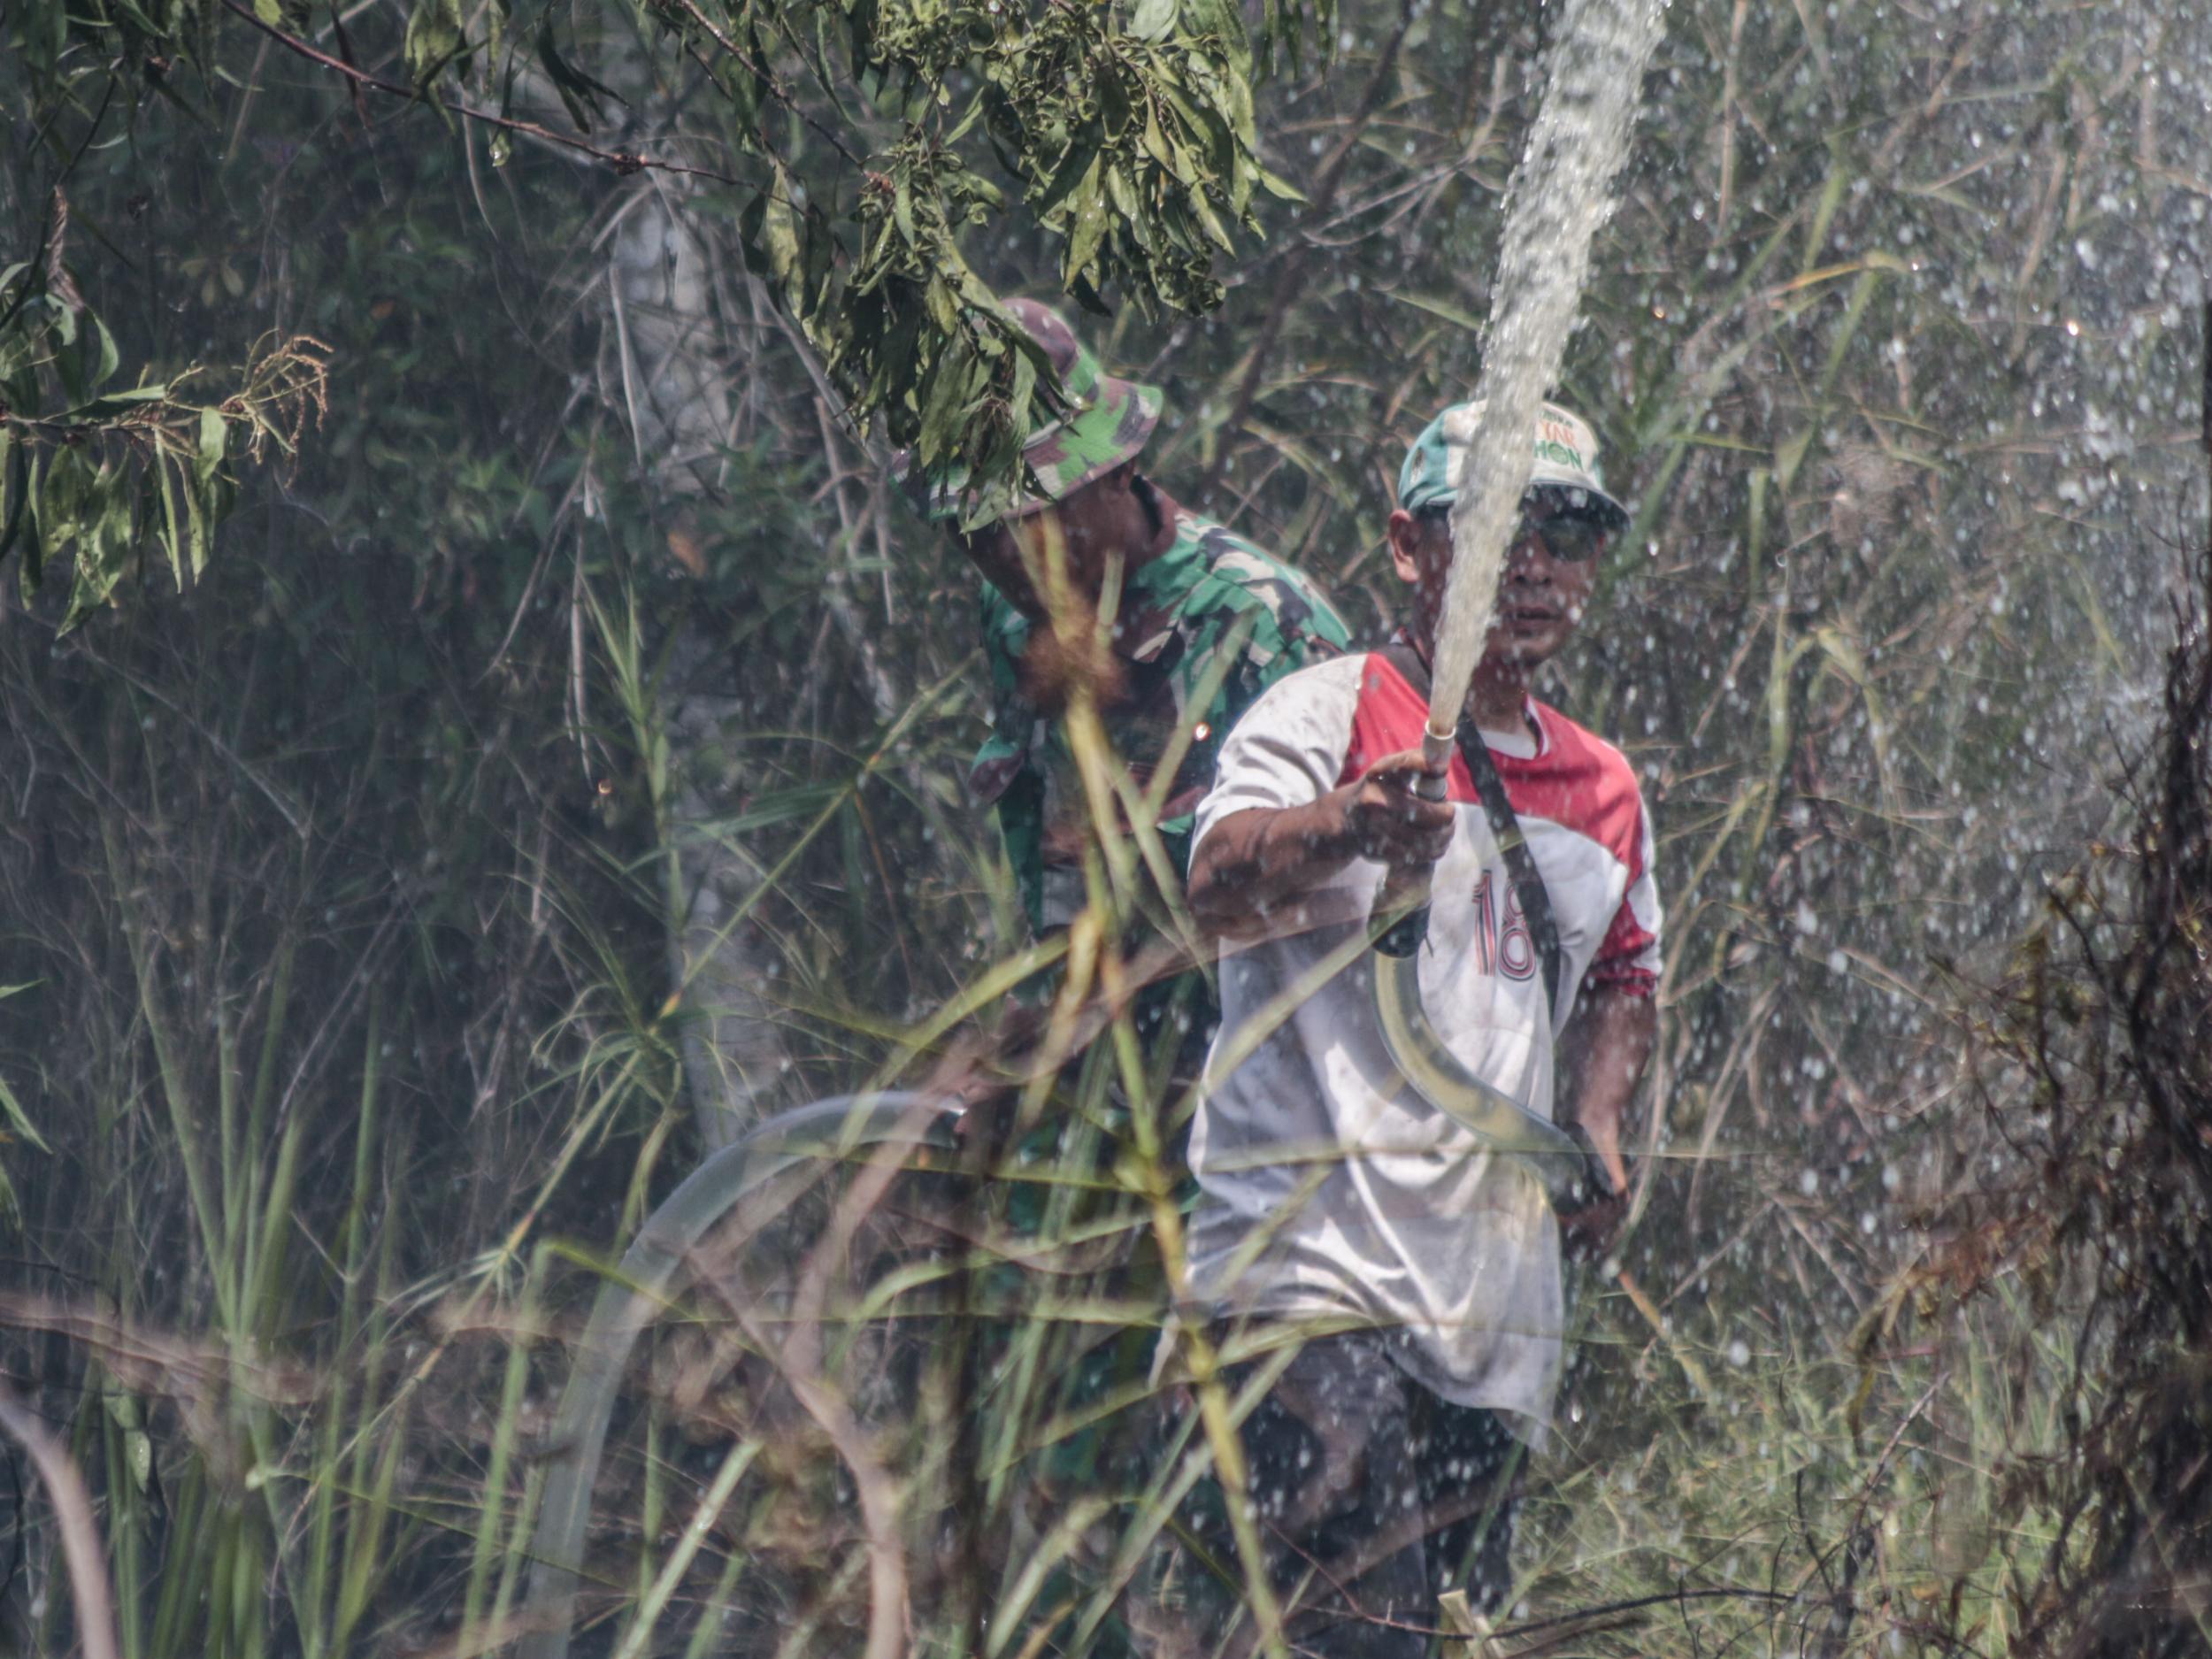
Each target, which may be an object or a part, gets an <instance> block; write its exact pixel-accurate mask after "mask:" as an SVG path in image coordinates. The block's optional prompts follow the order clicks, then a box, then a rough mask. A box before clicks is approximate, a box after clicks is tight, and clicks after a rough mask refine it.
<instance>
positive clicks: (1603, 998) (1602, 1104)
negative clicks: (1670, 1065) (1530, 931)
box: [1559, 986, 1659, 1187]
mask: <svg viewBox="0 0 2212 1659" xmlns="http://www.w3.org/2000/svg"><path fill="white" fill-rule="evenodd" d="M1658 1034H1659V1010H1658V1005H1657V1004H1656V1003H1655V1002H1654V1001H1653V999H1652V998H1651V997H1650V996H1649V995H1638V994H1637V993H1635V992H1632V991H1625V990H1620V989H1617V988H1615V987H1609V986H1601V987H1598V988H1597V989H1595V990H1593V991H1591V992H1589V993H1587V994H1586V995H1584V996H1583V998H1582V999H1581V1001H1580V1002H1579V1003H1578V1005H1577V1007H1576V1009H1575V1011H1574V1016H1573V1018H1571V1019H1570V1020H1569V1021H1568V1022H1567V1030H1566V1033H1565V1034H1564V1035H1563V1036H1562V1037H1561V1038H1560V1041H1559V1049H1560V1058H1561V1059H1562V1060H1563V1061H1564V1062H1565V1066H1564V1071H1565V1076H1564V1077H1563V1079H1562V1081H1563V1083H1564V1084H1565V1085H1566V1087H1565V1088H1564V1089H1563V1091H1562V1093H1561V1096H1560V1099H1561V1105H1562V1110H1561V1111H1560V1113H1559V1119H1560V1121H1561V1122H1562V1123H1575V1124H1580V1125H1582V1129H1583V1133H1586V1134H1587V1135H1588V1136H1589V1137H1590V1144H1591V1145H1592V1146H1593V1147H1594V1148H1596V1149H1597V1154H1598V1156H1600V1157H1601V1158H1602V1159H1604V1161H1605V1166H1606V1170H1607V1171H1608V1172H1609V1174H1610V1175H1611V1176H1612V1178H1613V1180H1614V1183H1615V1185H1616V1186H1617V1187H1618V1186H1624V1185H1625V1184H1626V1181H1627V1166H1626V1164H1624V1163H1623V1161H1622V1158H1621V1150H1620V1147H1621V1125H1622V1124H1623V1122H1624V1119H1625V1118H1626V1117H1627V1113H1628V1106H1629V1102H1630V1101H1631V1100H1632V1099H1633V1098H1634V1097H1635V1094H1636V1085H1637V1083H1638V1082H1639V1081H1640V1079H1642V1077H1643V1074H1644V1067H1645V1065H1646V1064H1648V1063H1649V1061H1650V1059H1651V1050H1652V1047H1653V1044H1654V1043H1655V1041H1657V1038H1658Z"/></svg>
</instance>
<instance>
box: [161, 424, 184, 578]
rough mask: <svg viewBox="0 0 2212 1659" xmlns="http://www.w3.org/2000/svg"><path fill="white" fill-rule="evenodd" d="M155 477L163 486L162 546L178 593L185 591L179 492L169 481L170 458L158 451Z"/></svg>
mask: <svg viewBox="0 0 2212 1659" xmlns="http://www.w3.org/2000/svg"><path fill="white" fill-rule="evenodd" d="M153 469H154V477H155V478H156V479H157V480H159V481H160V484H161V518H162V523H163V526H164V529H163V531H162V537H161V545H162V548H163V549H164V550H165V552H166V553H167V554H168V555H169V570H170V572H171V574H173V576H175V578H176V579H177V591H178V592H179V593H182V592H183V591H184V556H185V549H184V538H183V536H181V535H180V534H179V533H178V525H177V490H176V486H175V485H173V484H172V483H171V482H170V481H169V457H167V456H166V455H164V454H163V453H162V452H161V450H159V449H156V450H155V451H154V455H153Z"/></svg>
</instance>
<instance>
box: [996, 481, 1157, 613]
mask: <svg viewBox="0 0 2212 1659" xmlns="http://www.w3.org/2000/svg"><path fill="white" fill-rule="evenodd" d="M1136 475H1137V472H1136V465H1135V463H1133V462H1125V463H1124V464H1123V465H1120V466H1118V467H1116V468H1115V469H1114V470H1113V471H1112V472H1109V473H1107V474H1106V475H1105V476H1104V477H1102V478H1094V479H1093V480H1091V481H1090V482H1089V483H1087V484H1086V485H1084V486H1083V487H1082V488H1080V489H1079V490H1076V491H1075V492H1074V493H1073V494H1071V495H1069V496H1068V497H1067V498H1066V499H1065V500H1064V501H1062V502H1060V503H1057V504H1056V505H1055V506H1051V507H1047V508H1043V509H1041V510H1040V511H1036V512H1032V513H1025V514H1024V515H1023V516H1022V517H1020V518H1006V519H1002V520H1001V521H1000V522H998V523H997V524H993V525H985V526H982V527H980V528H979V529H977V530H975V531H973V532H972V533H970V534H960V533H959V532H957V531H956V532H954V534H953V540H954V541H956V542H957V543H958V544H959V546H960V550H961V551H962V552H963V553H964V554H966V555H967V557H968V558H969V560H970V562H971V563H972V564H973V565H975V567H976V568H977V569H978V570H979V571H980V572H983V575H984V578H985V580H987V581H989V582H990V583H991V585H992V586H993V587H995V588H997V589H998V590H999V591H1000V592H1001V593H1002V594H1004V595H1006V597H1007V600H1008V602H1009V603H1010V604H1012V605H1013V607H1014V609H1015V610H1017V611H1020V612H1021V613H1022V615H1024V616H1025V617H1027V618H1029V619H1030V620H1031V621H1032V622H1037V621H1041V620H1042V619H1043V618H1044V616H1045V612H1046V606H1045V602H1044V598H1043V591H1044V586H1045V580H1046V579H1045V569H1046V566H1045V563H1044V560H1045V550H1046V546H1047V541H1048V534H1049V529H1050V525H1049V523H1048V520H1049V519H1050V518H1055V517H1056V518H1057V521H1058V525H1059V529H1060V533H1061V537H1062V540H1063V542H1064V546H1065V548H1066V549H1067V571H1068V585H1069V587H1070V588H1071V590H1072V592H1073V595H1074V596H1075V597H1076V598H1077V599H1079V600H1080V601H1081V602H1082V603H1085V604H1086V605H1095V604H1096V603H1097V602H1098V596H1099V594H1100V593H1101V591H1102V589H1103V588H1104V587H1105V583H1106V571H1107V566H1108V565H1110V563H1111V561H1112V558H1113V556H1114V555H1115V554H1117V553H1118V554H1120V555H1121V556H1122V558H1123V560H1124V562H1125V568H1126V567H1127V566H1130V565H1136V564H1138V563H1140V562H1141V560H1142V558H1143V557H1144V555H1145V554H1146V553H1148V551H1150V549H1151V544H1152V541H1153V527H1152V521H1151V518H1150V516H1149V515H1148V514H1147V513H1146V511H1145V510H1144V505H1143V503H1141V501H1139V500H1138V498H1137V493H1136V488H1135V484H1136Z"/></svg>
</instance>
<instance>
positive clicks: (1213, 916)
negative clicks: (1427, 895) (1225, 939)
mask: <svg viewBox="0 0 2212 1659" xmlns="http://www.w3.org/2000/svg"><path fill="white" fill-rule="evenodd" d="M1425 775H1426V776H1434V775H1435V774H1433V773H1432V772H1430V771H1429V763H1428V761H1427V760H1426V759H1425V757H1423V755H1422V753H1421V751H1420V750H1419V749H1407V750H1405V751H1404V752H1402V753H1401V754H1396V755H1386V756H1384V757H1382V758H1381V759H1380V760H1379V761H1377V762H1376V763H1375V764H1373V765H1371V766H1370V767H1369V768H1368V769H1367V770H1366V772H1363V773H1362V774H1361V775H1360V777H1359V778H1358V780H1356V781H1355V782H1352V783H1348V784H1341V785H1340V786H1338V787H1336V788H1334V789H1332V790H1330V791H1329V792H1328V793H1327V794H1326V795H1320V796H1317V798H1315V799H1314V800H1311V801H1308V802H1304V803H1302V804H1300V805H1297V806H1286V807H1248V808H1246V809H1245V810H1243V811H1241V812H1233V813H1231V814H1230V815H1229V816H1228V817H1227V818H1223V819H1222V820H1221V822H1219V823H1218V824H1217V825H1215V826H1213V827H1212V828H1211V829H1210V830H1209V831H1208V832H1207V833H1206V839H1205V840H1203V841H1201V842H1199V843H1198V850H1197V852H1196V853H1195V854H1194V855H1193V856H1192V858H1191V870H1190V907H1191V913H1192V914H1193V915H1194V916H1196V917H1197V918H1198V919H1199V920H1200V921H1202V922H1203V923H1204V924H1205V925H1206V926H1209V927H1211V928H1213V929H1215V930H1216V931H1217V932H1220V933H1239V934H1249V933H1252V932H1254V931H1255V929H1256V928H1258V927H1262V926H1264V925H1265V924H1266V921H1267V918H1268V916H1269V914H1270V913H1271V912H1272V911H1274V910H1277V909H1278V908H1279V907H1280V906H1282V905H1284V904H1285V903H1286V902H1295V901H1296V900H1298V899H1300V898H1302V897H1304V896H1305V895H1308V894H1310V893H1312V892H1314V891H1315V890H1316V889H1317V888H1319V887H1322V886H1323V885H1324V884H1325V883H1326V882H1327V881H1328V879H1330V878H1331V877H1332V876H1333V875H1335V874H1336V872H1338V871H1340V870H1341V869H1343V868H1344V866H1345V865H1346V864H1349V863H1351V861H1352V860H1353V859H1354V858H1356V857H1361V858H1371V859H1373V860H1375V862H1376V863H1378V864H1388V865H1391V866H1392V867H1393V868H1411V867H1414V866H1421V865H1428V864H1434V863H1435V862H1436V861H1437V860H1438V859H1439V858H1441V857H1442V856H1444V849H1445V848H1446V846H1448V844H1449V843H1450V841H1451V837H1452V808H1451V807H1450V806H1449V804H1448V803H1446V802H1444V801H1443V800H1442V799H1437V800H1424V799H1423V798H1421V797H1420V796H1418V795H1415V794H1414V793H1413V786H1414V784H1415V782H1416V781H1417V780H1419V779H1420V778H1422V777H1423V776H1425Z"/></svg>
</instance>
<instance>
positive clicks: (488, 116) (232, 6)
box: [223, 0, 751, 188]
mask: <svg viewBox="0 0 2212 1659" xmlns="http://www.w3.org/2000/svg"><path fill="white" fill-rule="evenodd" d="M223 5H224V7H225V8H226V9H227V10H228V11H230V12H234V13H236V14H237V15H238V16H240V17H242V18H243V19H246V21H247V22H249V23H250V24H252V25H253V26H254V27H256V28H257V29H259V30H260V31H261V32H262V33H263V34H265V35H268V36H269V37H270V38H271V39H272V40H273V41H275V42H276V43H277V44H278V45H280V46H281V47H283V48H284V49H285V50H288V51H290V52H292V53H294V54H296V56H298V57H301V58H306V59H307V60H308V62H310V63H312V64H319V65H322V67H324V68H325V69H328V70H330V71H332V72H334V73H337V74H341V75H343V76H344V77H345V78H346V79H347V80H348V81H351V82H352V83H353V84H354V85H355V86H357V87H365V88H368V89H369V90H371V91H373V92H381V93H383V94H385V95H386V96H388V97H395V98H403V99H405V100H406V101H407V102H408V103H410V104H431V105H433V106H434V107H436V108H439V109H444V110H450V111H453V113H454V114H456V115H459V116H462V117H465V119H469V120H472V121H480V122H482V123H483V124H484V125H485V126H487V127H498V128H499V129H500V130H501V131H503V132H508V133H519V134H522V135H523V136H524V137H526V138H535V139H539V140H541V141H542V142H546V143H549V144H553V145H557V146H558V147H559V148H561V149H563V150H573V151H575V152H576V153H577V154H578V155H580V156H588V157H591V158H592V159H593V160H595V161H603V162H605V163H606V164H607V165H609V166H611V167H612V168H613V169H614V170H615V171H616V172H617V173H620V174H622V175H624V176H625V177H627V176H628V175H629V174H631V173H644V172H647V171H651V172H654V173H680V174H684V175H687V176H688V177H691V178H696V179H711V180H714V181H715V182H716V183H717V184H733V185H737V186H739V187H740V188H751V187H750V186H749V185H747V184H746V181H745V180H742V179H737V178H733V177H732V176H731V175H730V174H728V173H717V172H715V171H714V170H713V169H712V168H710V167H692V166H687V165H684V164H683V163H681V162H677V161H655V160H653V159H652V158H651V157H647V156H641V155H639V154H638V153H637V152H636V151H634V150H602V149H601V148H600V147H599V146H598V145H596V144H594V143H591V142H588V141H586V140H584V139H581V138H579V137H577V136H576V135H575V134H573V133H560V132H556V131H554V129H553V128H551V127H544V126H541V125H540V124H539V123H538V122H536V121H518V120H516V119H514V118H513V117H512V116H508V115H501V114H498V113H496V112H495V111H491V110H480V109H478V108H477V107H476V106H475V105H473V104H463V103H461V102H459V101H458V100H457V99H446V98H434V97H433V96H430V94H429V93H427V92H426V91H423V90H422V89H421V88H416V87H408V86H402V85H401V84H400V83H399V82H397V81H386V80H384V79H383V78H382V77H381V76H379V75H373V74H371V73H369V72H368V71H367V70H365V69H357V68H355V67H354V66H353V65H351V64H349V63H347V62H346V61H345V60H344V59H343V58H334V57H332V56H331V55H330V54H329V53H328V52H326V51H322V50H319V49H318V48H316V47H313V46H311V45H309V44H308V43H307V42H305V41H303V40H302V39H300V38H299V36H297V35H290V34H287V33H286V32H285V31H284V30H282V29H280V28H278V27H275V26H274V25H273V24H270V23H264V22H263V21H262V20H261V19H259V18H257V17H256V16H255V15H254V13H253V12H252V9H251V8H250V7H248V6H243V5H241V4H239V3H238V0H223Z"/></svg>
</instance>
